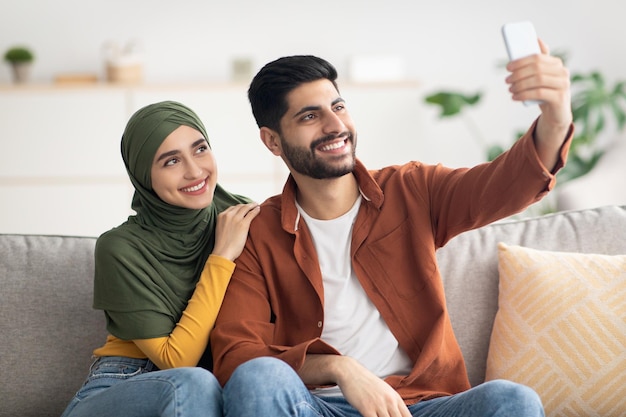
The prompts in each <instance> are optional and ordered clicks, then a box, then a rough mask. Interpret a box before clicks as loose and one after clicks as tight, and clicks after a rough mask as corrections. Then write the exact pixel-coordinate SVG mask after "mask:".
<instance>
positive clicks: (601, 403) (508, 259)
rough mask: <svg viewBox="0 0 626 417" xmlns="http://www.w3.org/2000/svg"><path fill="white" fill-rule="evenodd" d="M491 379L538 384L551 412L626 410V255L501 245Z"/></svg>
mask: <svg viewBox="0 0 626 417" xmlns="http://www.w3.org/2000/svg"><path fill="white" fill-rule="evenodd" d="M498 259H499V267H498V268H499V273H500V289H499V296H498V312H497V314H496V318H495V322H494V326H493V332H492V334H491V341H490V345H489V354H488V358H487V374H486V379H487V380H491V379H508V380H511V381H516V382H519V383H522V384H525V385H528V386H530V387H532V388H533V389H534V390H535V391H537V393H538V394H539V395H540V396H541V399H542V401H543V404H544V407H545V411H546V416H548V417H550V416H572V417H574V416H576V417H578V416H586V417H592V416H603V417H604V416H626V255H617V256H608V255H598V254H581V253H568V252H550V251H540V250H535V249H530V248H524V247H520V246H507V245H505V244H503V243H500V244H499V245H498Z"/></svg>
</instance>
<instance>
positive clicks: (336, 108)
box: [335, 104, 346, 111]
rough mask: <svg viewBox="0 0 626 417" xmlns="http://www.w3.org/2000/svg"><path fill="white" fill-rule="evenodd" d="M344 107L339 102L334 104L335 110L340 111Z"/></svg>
mask: <svg viewBox="0 0 626 417" xmlns="http://www.w3.org/2000/svg"><path fill="white" fill-rule="evenodd" d="M345 108H346V106H344V105H343V104H339V105H337V106H335V111H341V110H343V109H345Z"/></svg>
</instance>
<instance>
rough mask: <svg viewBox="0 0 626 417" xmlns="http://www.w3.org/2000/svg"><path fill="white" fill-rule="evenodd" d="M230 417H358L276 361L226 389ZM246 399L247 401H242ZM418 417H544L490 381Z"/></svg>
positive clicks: (265, 361) (416, 411)
mask: <svg viewBox="0 0 626 417" xmlns="http://www.w3.org/2000/svg"><path fill="white" fill-rule="evenodd" d="M223 396H224V416H225V417H242V416H256V417H280V416H297V417H321V416H323V417H357V416H361V414H359V412H358V411H356V410H355V409H354V407H352V406H351V405H350V404H349V403H348V402H347V401H346V400H345V399H344V398H343V397H318V396H315V395H313V394H311V393H310V392H309V390H308V389H307V388H306V386H305V385H304V384H303V383H302V380H301V379H300V377H299V376H298V374H296V372H294V370H293V369H292V368H291V367H290V366H289V365H287V364H286V363H285V362H283V361H281V360H279V359H275V358H269V357H264V358H257V359H253V360H251V361H248V362H246V363H244V364H242V365H240V366H239V367H238V368H237V369H236V370H235V372H234V373H233V375H232V376H231V378H230V380H229V381H228V383H227V384H226V386H225V387H224V393H223ZM242 399H245V400H242ZM409 411H410V412H411V415H412V416H413V417H418V416H419V417H456V416H459V417H460V416H463V417H488V416H491V417H496V416H497V417H505V416H506V417H522V416H523V417H543V416H544V411H543V407H542V405H541V400H540V399H539V396H538V395H537V394H536V393H535V392H534V391H533V390H531V389H530V388H528V387H526V386H523V385H520V384H516V383H513V382H509V381H503V380H496V381H490V382H486V383H484V384H481V385H479V386H477V387H474V388H472V389H470V390H468V391H464V392H462V393H459V394H456V395H451V396H447V397H439V398H435V399H432V400H427V401H422V402H419V403H417V404H414V405H411V406H409Z"/></svg>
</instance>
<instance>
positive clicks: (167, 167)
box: [63, 101, 259, 417]
mask: <svg viewBox="0 0 626 417" xmlns="http://www.w3.org/2000/svg"><path fill="white" fill-rule="evenodd" d="M122 157H123V159H124V164H125V166H126V170H127V172H128V175H129V177H130V180H131V182H132V184H133V186H134V187H135V194H134V196H133V201H132V208H133V210H135V212H136V215H133V216H130V217H129V218H128V220H127V221H126V222H125V223H123V224H122V225H120V226H119V227H116V228H114V229H112V230H110V231H108V232H106V233H104V234H103V235H102V236H100V237H99V238H98V240H97V242H96V249H95V284H94V307H95V308H97V309H102V310H104V313H105V316H106V322H107V330H108V331H109V333H110V334H109V336H108V337H107V340H106V343H105V344H104V346H102V347H100V348H98V349H96V350H95V351H94V355H95V356H96V360H95V362H94V364H93V365H92V367H91V371H90V374H89V377H88V378H87V381H86V382H85V384H84V385H83V387H82V388H81V389H80V390H79V391H78V393H77V394H76V396H75V397H74V399H73V400H72V402H71V403H70V404H69V406H68V407H67V409H66V410H65V413H64V414H63V416H64V417H70V416H71V417H79V416H96V415H97V416H111V417H119V416H122V415H123V416H137V417H139V416H175V415H176V416H179V415H184V416H187V417H193V416H200V415H202V416H221V415H222V397H221V387H220V385H219V383H218V382H217V380H216V379H215V377H214V376H213V374H212V373H211V372H210V371H208V370H206V369H203V368H201V367H196V365H197V364H198V363H199V361H200V359H201V357H202V355H203V353H204V351H205V349H206V348H207V344H208V339H209V333H210V331H211V329H212V327H213V324H214V322H215V318H216V316H217V312H218V310H219V307H220V305H221V302H222V299H223V296H224V292H225V291H226V286H227V285H228V282H229V280H230V277H231V274H232V272H233V270H234V268H235V264H234V263H233V261H234V259H235V258H236V257H237V256H239V254H240V253H241V251H242V250H243V245H244V243H245V240H246V237H247V233H248V228H249V226H250V222H251V221H252V219H253V218H254V217H256V215H257V214H258V213H259V206H258V204H256V203H251V202H249V200H248V199H246V198H244V197H241V196H237V195H233V194H230V193H227V192H226V191H225V190H224V189H222V188H221V187H220V186H219V185H218V184H217V167H216V163H215V159H214V156H213V153H212V152H211V149H210V147H209V143H208V139H207V134H206V131H205V129H204V126H203V124H202V122H201V121H200V120H199V118H198V117H197V116H196V114H195V113H194V112H193V111H192V110H190V109H189V108H187V107H185V106H183V105H182V104H180V103H176V102H171V101H166V102H161V103H156V104H151V105H149V106H146V107H144V108H142V109H140V110H139V111H137V112H136V113H135V114H134V115H133V116H132V117H131V119H130V120H129V122H128V125H127V126H126V130H125V131H124V135H123V137H122ZM207 357H210V355H207ZM208 367H209V368H210V365H209V366H208Z"/></svg>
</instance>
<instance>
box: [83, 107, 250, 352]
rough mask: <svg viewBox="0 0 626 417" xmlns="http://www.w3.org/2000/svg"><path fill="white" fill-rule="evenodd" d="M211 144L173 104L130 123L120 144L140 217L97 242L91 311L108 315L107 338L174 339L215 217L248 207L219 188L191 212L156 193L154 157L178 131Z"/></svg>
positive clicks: (189, 114)
mask: <svg viewBox="0 0 626 417" xmlns="http://www.w3.org/2000/svg"><path fill="white" fill-rule="evenodd" d="M181 125H185V126H189V127H192V128H194V129H196V130H198V131H199V132H201V133H202V135H203V136H204V138H206V139H207V142H208V136H207V133H206V130H205V128H204V125H203V124H202V121H201V120H200V119H199V118H198V116H197V115H196V114H195V113H194V112H193V111H192V110H191V109H189V108H188V107H186V106H184V105H182V104H180V103H177V102H173V101H164V102H160V103H155V104H151V105H148V106H146V107H144V108H142V109H140V110H138V111H137V112H136V113H135V114H134V115H133V116H131V118H130V120H129V122H128V124H127V126H126V129H125V131H124V134H123V136H122V142H121V151H122V158H123V160H124V165H125V166H126V171H127V172H128V176H129V178H130V181H131V183H132V184H133V186H134V188H135V193H134V195H133V200H132V205H131V207H132V209H133V210H134V211H135V212H136V214H135V215H132V216H130V217H129V218H128V219H127V221H126V222H124V223H123V224H121V225H120V226H118V227H116V228H114V229H111V230H109V231H108V232H105V233H104V234H102V235H101V236H100V237H99V238H98V241H97V242H96V249H95V278H94V308H97V309H102V310H104V311H105V315H106V318H107V329H108V331H109V332H110V333H111V334H112V335H114V336H116V337H119V338H121V339H125V340H131V339H146V338H153V337H161V336H166V335H169V334H170V333H171V331H172V329H173V328H174V326H175V325H176V323H177V322H178V320H179V319H180V316H181V314H182V311H183V310H184V309H185V307H186V305H187V302H188V300H189V298H190V297H191V294H192V293H193V291H194V289H195V286H196V283H197V282H198V278H199V276H200V273H201V272H202V269H203V268H204V264H205V262H206V260H207V258H208V256H209V254H210V253H211V251H212V250H213V245H214V243H215V242H214V237H215V233H214V232H215V223H216V219H217V215H218V214H219V213H220V212H221V211H223V210H225V209H226V208H228V207H230V206H232V205H235V204H239V203H247V202H249V201H250V200H249V199H248V198H246V197H243V196H240V195H236V194H231V193H228V192H227V191H225V190H224V189H223V188H222V187H221V186H220V185H219V184H217V186H216V189H215V193H214V197H213V202H212V203H211V205H210V206H209V207H207V208H204V209H200V210H194V209H187V208H183V207H177V206H173V205H171V204H168V203H166V202H164V201H163V200H161V199H160V198H159V197H158V196H157V195H156V193H155V192H154V191H153V189H152V183H151V178H150V172H151V167H152V162H153V159H154V156H155V154H156V152H157V150H158V148H159V146H161V144H162V143H163V141H164V140H165V138H166V137H167V136H168V135H169V134H170V133H172V132H173V131H174V130H176V129H177V128H178V127H179V126H181Z"/></svg>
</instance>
